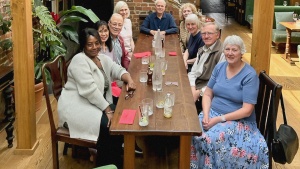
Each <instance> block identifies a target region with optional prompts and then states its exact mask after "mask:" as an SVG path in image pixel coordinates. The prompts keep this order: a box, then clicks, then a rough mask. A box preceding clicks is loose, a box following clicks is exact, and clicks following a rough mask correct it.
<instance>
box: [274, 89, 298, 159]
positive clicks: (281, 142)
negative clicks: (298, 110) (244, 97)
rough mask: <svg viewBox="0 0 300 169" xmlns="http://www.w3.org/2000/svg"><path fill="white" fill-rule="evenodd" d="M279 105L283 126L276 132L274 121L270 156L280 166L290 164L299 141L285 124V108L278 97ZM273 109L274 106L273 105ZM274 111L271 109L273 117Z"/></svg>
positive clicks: (291, 129)
mask: <svg viewBox="0 0 300 169" xmlns="http://www.w3.org/2000/svg"><path fill="white" fill-rule="evenodd" d="M280 103H281V108H282V114H283V121H284V124H281V125H280V126H279V129H278V131H277V132H276V121H275V122H274V123H273V127H274V139H273V141H272V143H271V144H272V145H271V147H272V156H273V159H274V161H275V162H277V163H280V164H285V163H289V164H290V163H291V162H292V161H293V159H294V157H295V155H296V153H297V151H298V147H299V139H298V136H297V133H296V131H295V130H294V129H293V128H292V127H291V126H289V125H288V124H287V120H286V116H285V108H284V102H283V96H282V94H281V96H280ZM273 106H274V107H275V105H274V104H273ZM274 111H275V109H274V108H273V117H276V116H274V115H275V112H274Z"/></svg>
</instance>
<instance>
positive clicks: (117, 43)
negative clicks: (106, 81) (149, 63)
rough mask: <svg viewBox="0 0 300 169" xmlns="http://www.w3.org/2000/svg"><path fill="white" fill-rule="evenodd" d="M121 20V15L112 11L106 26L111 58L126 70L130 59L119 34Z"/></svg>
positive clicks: (121, 24) (122, 20) (121, 25)
mask: <svg viewBox="0 0 300 169" xmlns="http://www.w3.org/2000/svg"><path fill="white" fill-rule="evenodd" d="M123 22H124V19H123V17H122V15H120V14H118V13H114V14H112V16H111V18H110V20H109V22H108V27H109V32H110V36H111V41H112V46H113V60H114V61H115V62H116V63H118V64H119V65H122V66H123V67H124V68H125V69H126V70H127V69H128V66H129V63H130V59H129V58H128V52H127V51H126V50H125V46H124V40H123V38H122V37H121V36H120V35H119V34H120V32H121V30H122V27H123ZM118 86H119V84H118Z"/></svg>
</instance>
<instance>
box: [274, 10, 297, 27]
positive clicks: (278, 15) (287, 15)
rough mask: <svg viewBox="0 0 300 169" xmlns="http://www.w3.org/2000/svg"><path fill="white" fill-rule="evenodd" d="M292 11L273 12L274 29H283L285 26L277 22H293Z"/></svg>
mask: <svg viewBox="0 0 300 169" xmlns="http://www.w3.org/2000/svg"><path fill="white" fill-rule="evenodd" d="M293 13H294V12H275V22H276V29H279V30H285V27H284V26H283V25H281V24H280V23H279V22H294V20H293Z"/></svg>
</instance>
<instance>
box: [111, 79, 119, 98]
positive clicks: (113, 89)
mask: <svg viewBox="0 0 300 169" xmlns="http://www.w3.org/2000/svg"><path fill="white" fill-rule="evenodd" d="M111 92H112V95H113V96H115V97H119V96H120V94H121V89H120V88H119V86H118V85H117V82H112V83H111Z"/></svg>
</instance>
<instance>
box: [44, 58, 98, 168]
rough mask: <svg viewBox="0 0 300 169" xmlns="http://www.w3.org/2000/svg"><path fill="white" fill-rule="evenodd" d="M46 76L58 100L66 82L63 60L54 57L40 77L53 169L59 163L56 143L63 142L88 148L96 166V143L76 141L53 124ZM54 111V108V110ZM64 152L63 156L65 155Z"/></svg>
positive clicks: (64, 130)
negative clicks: (46, 114)
mask: <svg viewBox="0 0 300 169" xmlns="http://www.w3.org/2000/svg"><path fill="white" fill-rule="evenodd" d="M46 74H50V77H51V80H52V82H53V85H52V91H53V95H54V97H55V98H56V100H58V98H59V96H60V94H61V91H62V89H63V87H64V85H65V83H66V81H67V67H66V61H65V58H64V57H63V56H62V55H60V56H58V57H56V58H55V59H54V60H53V61H52V62H48V63H45V64H44V65H43V67H42V76H43V83H44V92H45V98H46V104H47V109H48V116H49V121H50V128H51V141H52V158H53V168H54V169H58V168H59V161H58V141H61V142H65V143H68V144H71V145H77V146H82V147H88V148H90V149H89V150H90V153H91V154H92V155H93V158H94V165H95V164H96V154H97V153H96V152H95V149H96V142H95V141H91V140H83V139H76V138H70V133H69V130H68V129H66V128H64V127H56V126H57V125H56V124H55V122H54V117H53V111H52V107H51V103H50V99H49V93H48V86H47V83H46V78H47V76H46ZM55 109H56V108H55ZM65 153H66V152H65V150H64V154H65Z"/></svg>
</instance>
